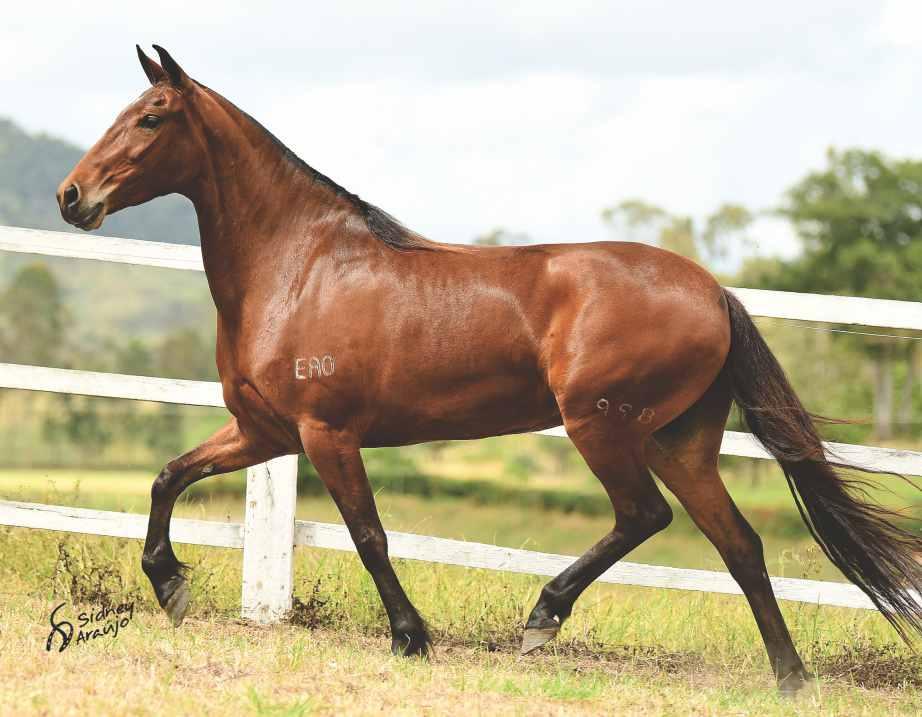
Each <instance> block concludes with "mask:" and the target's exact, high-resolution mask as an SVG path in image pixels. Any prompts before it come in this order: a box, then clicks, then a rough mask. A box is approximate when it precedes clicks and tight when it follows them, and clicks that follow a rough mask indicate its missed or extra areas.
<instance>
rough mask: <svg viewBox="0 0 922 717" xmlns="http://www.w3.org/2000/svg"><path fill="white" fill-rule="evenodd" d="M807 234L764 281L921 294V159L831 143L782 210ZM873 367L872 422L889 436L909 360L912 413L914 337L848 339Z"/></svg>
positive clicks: (907, 400)
mask: <svg viewBox="0 0 922 717" xmlns="http://www.w3.org/2000/svg"><path fill="white" fill-rule="evenodd" d="M779 212H780V214H781V215H782V216H785V217H787V218H788V219H790V220H791V222H792V223H793V225H794V227H795V229H796V230H797V233H798V234H799V236H800V237H801V239H802V240H803V244H804V251H803V254H802V255H801V256H799V257H797V258H796V259H794V260H792V261H786V262H780V263H779V266H778V271H777V272H768V274H767V275H765V276H763V285H765V286H769V287H771V288H775V289H782V290H787V291H811V292H821V293H828V294H849V295H854V296H868V297H877V298H884V299H904V300H911V301H919V300H922V280H920V279H922V275H920V267H922V162H920V161H915V160H895V159H890V158H888V157H885V156H884V155H882V154H881V153H879V152H874V151H865V150H860V149H849V150H845V151H836V150H834V149H830V150H829V151H828V153H827V155H826V167H825V168H823V169H821V170H818V171H814V172H810V173H809V174H808V175H807V176H806V177H804V178H803V179H802V180H800V181H799V182H797V183H796V184H795V185H794V186H793V187H791V188H790V189H789V190H788V192H787V193H786V195H785V198H784V201H783V204H782V206H781V207H780V209H779ZM849 344H850V345H851V346H853V347H855V348H856V349H858V350H861V351H862V352H863V353H864V354H865V355H866V356H867V358H868V359H869V360H870V362H871V365H872V373H873V376H874V389H875V390H874V394H875V396H874V404H875V408H874V423H875V431H876V433H877V435H878V437H879V438H881V439H887V438H890V436H891V434H892V431H893V415H894V394H895V386H894V383H895V382H894V374H895V371H894V364H895V363H896V362H897V361H899V362H901V363H904V364H905V366H906V368H907V370H906V372H905V378H904V379H903V381H904V386H905V384H906V383H908V391H906V390H905V389H904V391H903V392H902V398H901V401H902V402H903V403H904V406H903V407H902V408H901V410H900V412H899V415H900V416H901V417H905V416H907V415H909V413H910V412H911V402H912V394H913V385H914V383H917V382H914V380H913V378H914V377H913V374H914V372H915V371H916V370H917V366H918V361H917V360H914V359H913V355H914V354H913V352H914V351H915V350H916V344H918V342H917V341H902V342H899V341H895V340H893V339H876V340H875V339H873V338H869V337H865V338H862V339H861V340H853V341H850V342H849Z"/></svg>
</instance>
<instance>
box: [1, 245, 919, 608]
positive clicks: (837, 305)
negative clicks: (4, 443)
mask: <svg viewBox="0 0 922 717" xmlns="http://www.w3.org/2000/svg"><path fill="white" fill-rule="evenodd" d="M0 251H12V252H19V253H28V254H39V255H43V256H55V257H69V258H79V259H93V260H99V261H109V262H116V263H124V264H134V265H139V266H149V267H160V268H170V269H181V270H188V271H203V266H202V259H201V254H200V250H199V248H198V247H192V246H183V245H176V244H165V243H159V242H143V241H136V240H131V239H118V238H112V237H100V236H85V235H84V236H81V235H76V234H69V233H63V232H45V231H34V230H29V229H20V228H15V227H0ZM733 291H734V292H735V293H736V294H737V296H739V298H740V299H741V300H742V301H743V303H744V304H745V305H746V307H747V308H748V309H749V311H750V313H752V314H754V315H756V316H764V317H771V318H783V319H793V320H806V321H821V322H829V323H841V324H851V325H862V326H875V327H881V328H888V329H903V330H919V331H922V304H920V303H916V302H908V301H891V300H883V299H865V298H858V297H841V296H824V295H818V294H798V293H792V292H780V291H764V290H756V289H733ZM0 388H7V389H26V390H32V391H50V392H55V393H73V394H81V395H87V396H101V397H108V398H125V399H134V400H145V401H158V402H163V403H176V404H185V405H197V406H216V407H221V406H224V402H223V398H222V391H221V385H220V384H218V383H212V382H207V381H186V380H178V379H165V378H157V377H146V376H128V375H123V374H110V373H100V372H94V371H77V370H71V369H58V368H49V367H43V366H22V365H17V364H0ZM540 433H543V434H545V435H550V436H564V435H565V433H564V432H563V429H562V428H560V427H558V428H552V429H549V430H547V431H541V432H540ZM824 446H825V448H826V451H827V452H828V453H829V454H830V456H832V457H834V458H839V459H842V460H846V461H848V462H852V463H856V464H858V465H862V466H865V467H869V468H875V469H877V470H882V471H891V472H897V473H903V474H908V475H922V453H920V452H916V451H909V450H900V449H893V448H878V447H873V446H861V445H851V444H842V443H826V444H824ZM721 453H724V454H728V455H736V456H748V457H752V458H770V456H769V455H768V453H767V452H766V451H765V449H764V448H763V447H762V446H761V444H759V443H758V441H756V440H755V439H754V438H753V437H752V436H751V435H750V434H746V433H738V432H734V431H727V432H725V433H724V439H723V443H722V446H721ZM296 478H297V457H296V456H283V457H282V458H277V459H275V460H272V461H269V462H268V463H264V464H260V465H258V466H255V467H253V468H250V469H249V470H248V472H247V499H246V512H245V517H244V523H243V524H237V523H218V522H214V521H201V520H187V519H174V520H173V521H172V523H171V536H172V538H173V539H174V540H176V541H177V542H185V543H195V544H199V545H209V546H215V547H226V548H242V549H243V551H244V570H243V587H242V613H243V615H244V616H245V617H249V618H251V619H254V620H258V621H262V622H271V621H275V620H278V619H280V618H281V617H282V616H283V615H284V614H285V613H286V612H287V611H288V610H289V609H290V607H291V598H292V565H293V562H292V560H293V555H292V549H293V546H295V545H307V546H314V547H319V548H328V549H333V550H354V549H355V548H354V546H353V544H352V541H351V539H350V537H349V534H348V532H347V531H346V529H345V528H344V527H343V526H341V525H333V524H328V523H317V522H311V521H296V520H295V516H294V510H295V502H296V494H295V490H296V488H295V486H296ZM0 525H11V526H19V527H27V528H39V529H46V530H63V531H72V532H78V533H89V534H94V535H106V536H112V537H123V538H143V537H144V536H145V534H146V529H147V516H144V515H135V514H126V513H114V512H110V511H98V510H87V509H82V508H71V507H66V506H52V505H39V504H33V503H18V502H13V501H0ZM388 536H389V545H390V552H391V554H392V555H393V556H394V557H399V558H408V559H413V560H424V561H428V562H433V563H443V564H450V565H461V566H466V567H474V568H487V569H491V570H501V571H508V572H517V573H529V574H534V575H547V576H551V575H556V574H558V573H559V572H560V571H562V570H563V569H564V568H566V567H567V566H568V565H570V564H571V563H572V562H573V560H574V558H571V557H568V556H563V555H553V554H549V553H538V552H533V551H527V550H518V549H514V548H505V547H498V546H494V545H485V544H481V543H469V542H464V541H458V540H448V539H444V538H435V537H431V536H422V535H413V534H410V533H398V532H388ZM600 580H601V581H603V582H611V583H621V584H627V585H640V586H647V587H658V588H674V589H681V590H699V591H705V592H715V593H726V594H734V595H738V594H741V591H740V589H739V586H738V585H737V584H736V582H735V581H734V580H733V578H732V577H731V576H730V575H729V574H728V573H723V572H711V571H705V570H689V569H685V568H671V567H663V566H657V565H641V564H637V563H626V562H619V563H618V564H617V565H616V566H615V567H614V568H612V569H610V570H609V571H607V572H606V573H605V574H604V575H603V576H602V577H601V578H600ZM772 584H773V586H774V588H775V592H776V594H777V596H778V597H779V598H781V599H785V600H796V601H800V602H809V603H815V604H823V605H836V606H843V607H852V608H861V609H872V608H873V605H872V603H871V601H870V600H869V599H868V598H867V597H866V596H865V595H864V594H863V593H862V592H861V591H860V590H858V588H856V587H854V586H853V585H849V584H846V583H834V582H823V581H814V580H798V579H792V578H772Z"/></svg>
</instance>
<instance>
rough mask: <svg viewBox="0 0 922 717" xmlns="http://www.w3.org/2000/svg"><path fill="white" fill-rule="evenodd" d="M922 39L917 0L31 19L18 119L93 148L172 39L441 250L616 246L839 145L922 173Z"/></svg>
mask: <svg viewBox="0 0 922 717" xmlns="http://www.w3.org/2000/svg"><path fill="white" fill-rule="evenodd" d="M920 28H922V2H916V1H914V0H891V1H890V2H883V3H876V2H866V3H857V2H855V1H854V0H849V1H847V2H838V1H829V2H818V1H810V2H805V1H804V0H798V1H797V2H789V1H788V0H775V2H772V3H764V2H751V1H746V2H740V1H739V0H737V1H736V2H708V1H706V0H704V1H702V0H698V2H694V3H690V2H678V1H673V2H655V1H651V0H645V1H642V2H640V1H638V2H634V1H631V2H608V3H602V2H579V1H578V0H569V1H568V2H560V0H554V1H553V2H545V1H544V0H530V1H529V2H522V3H513V2H498V1H495V0H494V1H493V2H479V1H474V0H467V1H466V2H456V3H445V2H438V1H435V0H426V1H425V2H423V1H420V2H412V3H411V2H380V1H378V2H344V1H340V2H336V3H329V2H324V3H314V2H300V3H292V4H291V5H290V6H287V7H286V6H285V4H282V3H273V2H266V1H264V2H261V3H253V2H247V3H236V2H230V1H228V0H224V1H222V2H220V3H213V4H212V3H205V2H192V1H191V0H186V1H185V2H164V1H162V0H158V2H156V3H134V2H127V3H126V2H124V1H122V2H102V1H98V0H97V1H94V2H75V3H54V4H46V3H37V2H33V3H17V4H16V9H15V10H13V11H12V14H10V12H6V13H5V14H4V22H3V23H2V25H0V115H8V116H10V117H12V119H13V120H15V121H17V122H19V123H21V124H22V125H24V126H25V127H26V128H27V129H29V130H31V131H38V130H41V131H46V132H49V133H52V134H55V135H58V136H61V137H64V138H66V139H69V140H72V141H74V142H77V143H79V144H81V145H83V146H89V145H90V144H92V142H94V141H95V140H96V139H97V138H98V136H99V135H100V134H101V133H102V132H103V130H104V129H105V128H106V127H107V126H108V125H109V124H110V123H111V121H112V120H113V119H114V117H115V115H116V114H117V112H118V111H119V110H120V109H121V108H122V107H123V106H125V105H126V104H128V102H129V101H131V100H132V99H133V98H134V97H136V96H137V95H138V94H139V93H140V92H141V91H142V90H143V89H144V87H145V86H146V79H145V77H144V75H143V73H142V71H141V69H140V67H139V65H138V62H137V60H136V58H135V55H134V43H135V42H139V43H141V44H142V45H144V46H145V47H146V49H147V50H148V51H149V52H151V50H150V43H153V42H156V43H158V44H161V45H163V46H165V47H166V48H167V49H168V50H170V52H171V53H172V54H173V56H174V57H175V58H176V59H177V60H178V61H179V63H180V64H181V65H183V67H184V69H185V70H186V71H187V72H188V73H189V74H190V75H191V76H193V77H195V78H196V79H198V80H200V81H201V82H203V83H205V84H207V85H209V86H210V87H212V88H213V89H215V90H217V91H218V92H220V93H222V94H224V95H225V96H226V97H228V98H229V99H230V100H232V101H233V102H235V103H236V104H237V105H239V106H241V107H242V108H244V109H245V110H247V111H248V112H249V113H250V114H252V115H253V116H255V117H256V118H257V119H259V120H260V121H261V122H262V123H263V124H265V125H266V126H267V127H268V128H269V129H270V130H272V131H273V132H274V133H275V134H276V135H277V136H278V137H279V138H281V139H282V140H283V141H284V142H285V143H286V144H288V145H289V146H290V147H291V148H292V149H293V150H294V151H295V152H297V153H298V154H299V155H300V156H301V157H302V158H303V159H304V160H305V161H307V162H308V163H309V164H311V165H313V166H314V167H316V168H317V169H318V170H320V171H322V172H324V173H326V174H328V175H330V176H331V177H333V178H334V179H335V180H337V181H338V182H339V183H340V184H342V185H344V186H345V187H347V188H348V189H350V190H351V191H354V192H356V193H358V194H360V195H361V196H362V197H364V198H366V199H368V200H369V201H371V202H373V203H375V204H378V205H379V206H381V207H383V208H384V209H386V210H388V211H389V212H391V213H392V214H394V215H396V216H397V217H398V218H400V219H401V220H402V221H403V222H404V223H406V224H407V225H408V226H411V227H412V228H414V229H416V230H418V231H421V232H423V233H424V234H426V235H428V236H430V237H431V238H434V239H438V240H443V241H453V242H464V241H470V240H471V239H472V238H473V237H474V236H476V235H478V234H481V233H483V232H485V231H488V230H490V229H492V228H494V227H505V228H507V229H509V230H511V231H515V232H525V233H527V234H529V235H530V236H531V237H532V238H533V239H535V240H539V241H587V240H599V239H605V238H608V233H607V230H606V228H605V226H604V225H603V224H602V222H601V221H600V219H599V212H600V210H601V209H602V208H604V207H605V206H608V205H611V204H613V203H615V202H617V201H619V200H621V199H624V198H628V197H643V198H645V199H647V200H649V201H653V202H656V203H659V204H661V205H663V206H665V207H667V208H669V209H671V210H673V211H676V212H684V213H689V214H692V215H694V216H696V217H699V218H700V217H701V216H703V215H704V214H706V213H707V212H709V211H711V210H712V209H714V208H715V207H716V206H717V205H719V204H720V203H721V202H724V201H737V202H742V203H745V204H747V205H749V206H750V207H753V208H767V207H770V206H772V205H774V204H775V203H776V202H777V201H778V200H779V198H780V196H781V193H782V192H783V191H784V189H785V188H786V187H788V186H789V185H790V184H791V183H792V182H793V181H795V180H796V179H798V178H799V177H801V176H802V175H803V174H804V173H805V172H806V171H807V170H808V169H810V168H817V167H820V166H822V163H823V156H824V152H825V150H826V148H827V147H829V146H837V147H845V146H862V147H869V148H877V149H881V150H883V151H885V152H888V153H890V154H893V155H904V156H916V157H919V156H922V92H920V89H922V82H920V80H922V32H920ZM758 238H759V239H760V246H761V250H762V251H763V252H764V253H774V252H781V253H790V252H791V251H792V250H793V247H795V246H796V243H795V242H794V240H793V239H792V238H791V237H790V235H789V232H788V231H787V230H786V229H785V228H784V227H783V226H781V225H780V223H779V222H763V223H762V224H760V226H759V228H758Z"/></svg>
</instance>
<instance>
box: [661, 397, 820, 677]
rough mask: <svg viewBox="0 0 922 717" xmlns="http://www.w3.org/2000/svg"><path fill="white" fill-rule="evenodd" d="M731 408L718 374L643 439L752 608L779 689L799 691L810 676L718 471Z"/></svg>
mask: <svg viewBox="0 0 922 717" xmlns="http://www.w3.org/2000/svg"><path fill="white" fill-rule="evenodd" d="M729 407H730V398H729V392H727V391H726V390H725V388H724V387H723V385H722V381H721V379H718V381H717V382H715V384H714V386H712V387H711V389H709V390H708V392H707V393H706V394H705V395H704V396H703V397H702V398H701V399H700V400H699V401H698V402H697V403H696V404H695V405H694V406H692V408H690V409H689V410H688V411H687V412H686V413H685V414H683V415H682V416H680V417H679V418H678V419H676V421H674V422H673V423H672V424H670V425H669V426H667V427H666V428H665V429H661V430H660V431H659V432H657V433H656V434H655V435H654V437H653V438H652V439H651V440H650V441H648V444H647V451H646V455H647V459H648V461H649V463H650V466H651V467H652V468H653V471H654V472H655V473H656V474H657V475H658V476H659V478H660V480H662V482H663V484H664V485H666V487H667V488H669V490H670V491H671V492H672V493H673V494H674V495H675V496H676V498H678V499H679V501H680V502H681V503H682V505H683V506H684V507H685V509H686V510H687V511H688V514H689V515H690V516H691V518H692V520H693V521H694V522H695V524H696V525H697V526H698V528H700V530H701V532H703V533H704V534H705V536H707V538H708V539H709V540H710V541H711V543H713V545H714V547H715V548H717V551H718V552H719V553H720V555H721V557H722V558H723V561H724V563H725V564H726V566H727V569H728V570H729V571H730V574H731V575H732V576H733V578H734V579H735V580H736V582H737V583H738V584H739V586H740V588H741V589H742V590H743V593H744V594H745V595H746V599H747V600H748V601H749V605H750V607H751V609H752V612H753V615H754V617H755V620H756V624H757V625H758V627H759V632H760V633H761V634H762V639H763V641H764V643H765V649H766V651H767V652H768V657H769V660H770V662H771V665H772V668H773V670H774V673H775V677H776V678H777V680H778V683H779V687H780V688H781V691H782V692H783V693H786V694H790V693H793V692H796V691H797V690H799V689H800V688H801V687H802V686H803V685H804V683H805V681H806V680H808V679H810V675H809V674H808V673H807V671H806V669H805V668H804V665H803V662H802V661H801V659H800V656H799V655H798V654H797V650H796V649H795V647H794V643H793V641H792V640H791V635H790V633H789V632H788V628H787V625H785V622H784V618H783V616H782V615H781V610H780V609H779V608H778V602H777V601H776V600H775V595H774V593H773V592H772V586H771V582H770V580H769V577H768V571H767V569H766V567H765V558H764V555H763V551H762V541H761V539H760V538H759V536H758V534H757V533H756V532H755V531H754V530H753V529H752V527H751V526H750V525H749V523H748V522H747V521H746V519H745V518H744V517H743V516H742V514H741V513H740V512H739V510H738V509H737V507H736V505H735V504H734V503H733V500H732V498H731V497H730V495H729V494H728V493H727V490H726V487H725V486H724V483H723V481H722V480H721V477H720V473H719V472H718V470H717V458H718V454H719V451H720V441H721V438H722V436H723V428H724V424H725V422H726V418H727V414H728V412H729Z"/></svg>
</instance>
